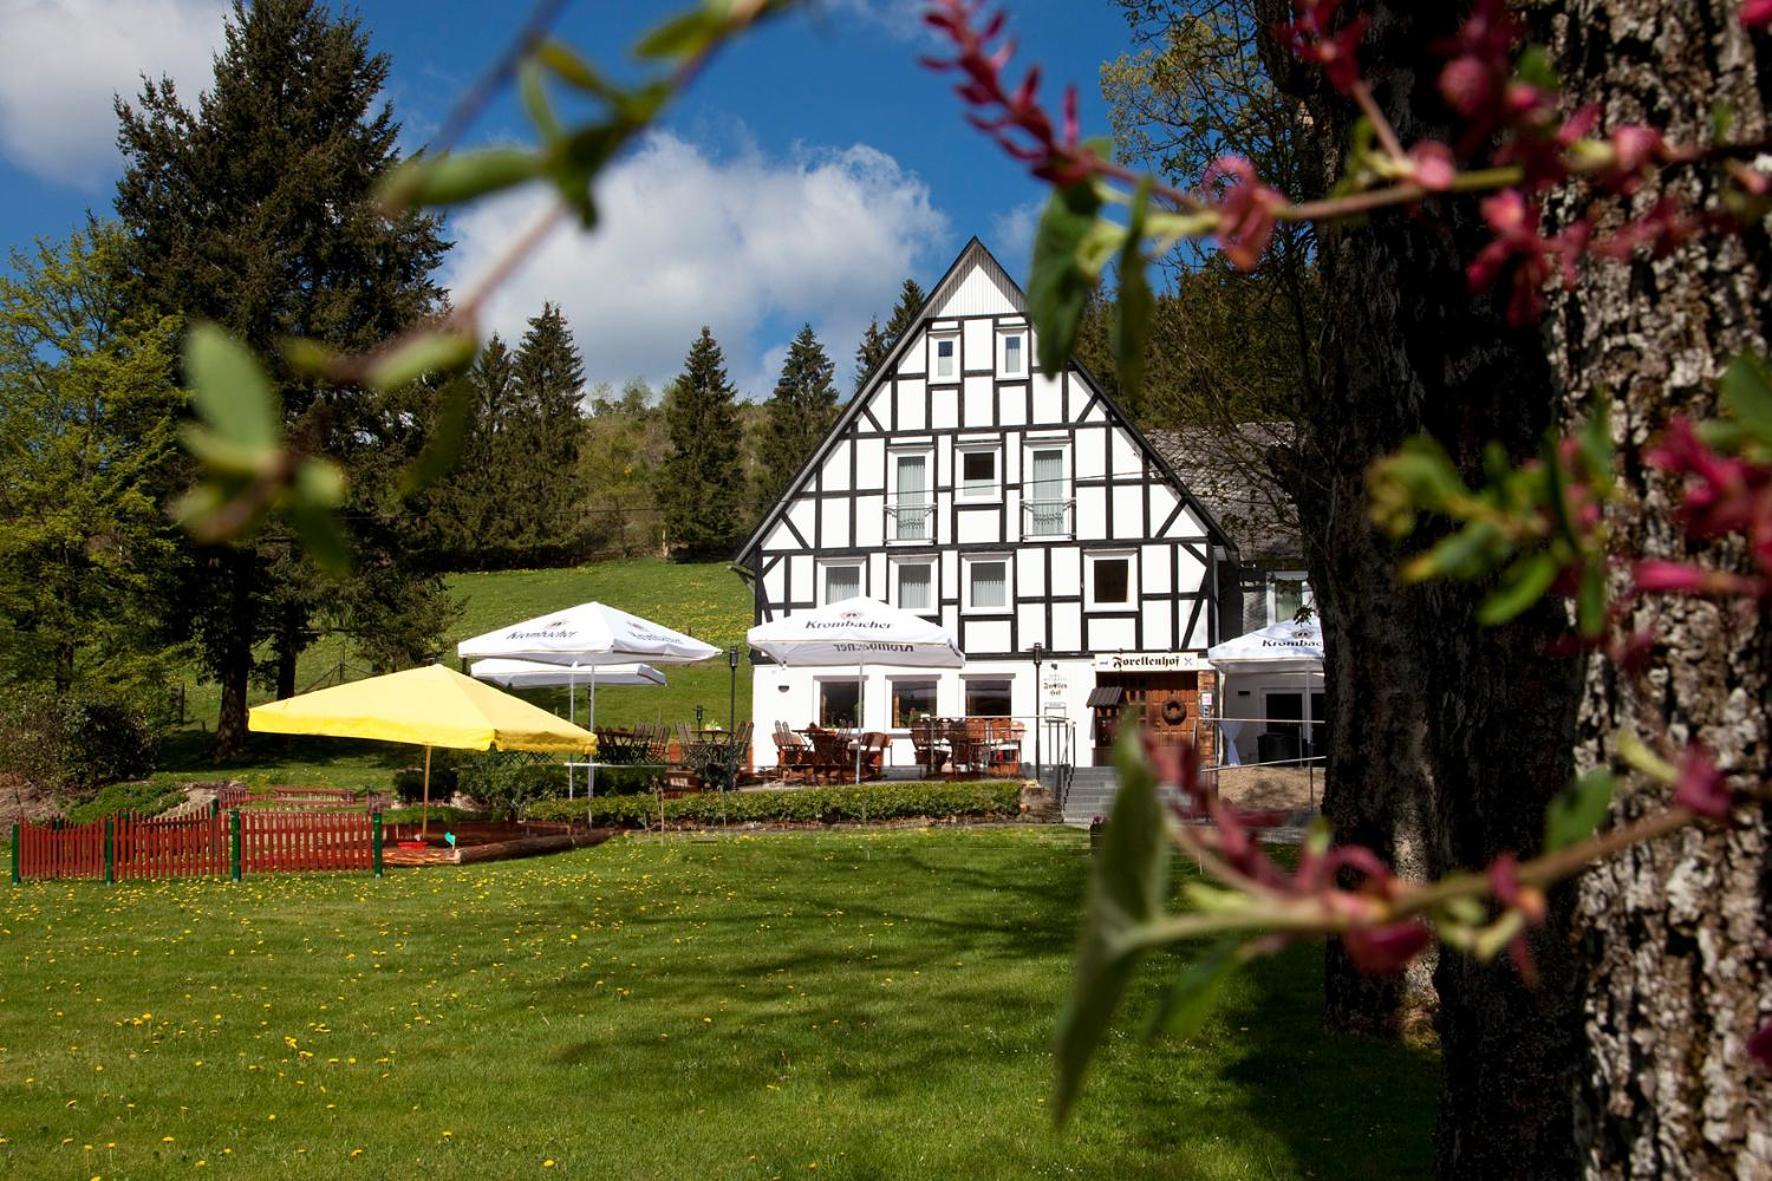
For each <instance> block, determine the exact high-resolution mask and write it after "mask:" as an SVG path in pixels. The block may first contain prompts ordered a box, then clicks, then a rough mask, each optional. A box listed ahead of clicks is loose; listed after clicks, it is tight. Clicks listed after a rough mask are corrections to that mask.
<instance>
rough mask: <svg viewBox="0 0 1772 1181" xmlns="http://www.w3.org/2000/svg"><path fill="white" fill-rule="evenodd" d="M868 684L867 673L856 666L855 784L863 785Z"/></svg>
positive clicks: (859, 666)
mask: <svg viewBox="0 0 1772 1181" xmlns="http://www.w3.org/2000/svg"><path fill="white" fill-rule="evenodd" d="M867 693H868V682H867V672H866V670H865V669H863V667H862V666H861V665H859V664H858V665H856V666H855V782H856V783H857V784H858V785H859V784H860V783H861V736H862V734H863V733H864V731H863V730H862V727H861V720H862V718H864V717H866V716H867V715H866V714H864V713H863V712H862V707H863V706H864V705H866V704H867Z"/></svg>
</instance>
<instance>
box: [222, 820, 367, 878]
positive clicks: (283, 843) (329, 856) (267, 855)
mask: <svg viewBox="0 0 1772 1181" xmlns="http://www.w3.org/2000/svg"><path fill="white" fill-rule="evenodd" d="M374 864H375V818H374V817H372V816H370V815H369V814H368V813H366V812H241V813H240V865H241V868H242V869H243V870H244V871H245V872H246V873H270V872H275V871H279V870H310V869H371V868H373V867H374Z"/></svg>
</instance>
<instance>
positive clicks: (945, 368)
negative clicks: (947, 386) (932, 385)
mask: <svg viewBox="0 0 1772 1181" xmlns="http://www.w3.org/2000/svg"><path fill="white" fill-rule="evenodd" d="M929 349H930V362H929V371H930V373H931V374H933V375H934V377H935V379H936V380H937V381H952V380H953V379H955V378H956V377H958V376H959V374H960V334H959V333H957V332H944V333H931V334H930V336H929Z"/></svg>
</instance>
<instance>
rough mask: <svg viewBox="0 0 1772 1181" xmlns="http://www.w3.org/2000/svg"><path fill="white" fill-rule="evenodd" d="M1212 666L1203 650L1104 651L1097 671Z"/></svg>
mask: <svg viewBox="0 0 1772 1181" xmlns="http://www.w3.org/2000/svg"><path fill="white" fill-rule="evenodd" d="M1211 667H1212V666H1211V665H1210V664H1208V663H1206V656H1205V654H1204V653H1201V652H1102V653H1098V654H1097V655H1096V657H1095V671H1096V672H1104V673H1192V672H1202V671H1204V670H1206V669H1209V668H1211Z"/></svg>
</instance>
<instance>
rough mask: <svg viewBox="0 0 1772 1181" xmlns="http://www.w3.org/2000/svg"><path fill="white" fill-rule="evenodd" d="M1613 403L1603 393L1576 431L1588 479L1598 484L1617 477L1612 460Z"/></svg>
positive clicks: (1609, 481) (1577, 444)
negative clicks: (1589, 414)
mask: <svg viewBox="0 0 1772 1181" xmlns="http://www.w3.org/2000/svg"><path fill="white" fill-rule="evenodd" d="M1611 405H1612V403H1611V400H1610V399H1609V398H1608V397H1606V396H1604V395H1602V396H1601V397H1600V398H1598V399H1597V402H1596V405H1595V406H1594V412H1593V414H1592V415H1591V416H1590V417H1589V418H1588V420H1587V421H1586V422H1584V423H1582V424H1581V429H1580V430H1578V431H1576V432H1575V444H1576V448H1577V449H1578V450H1579V451H1580V452H1581V462H1582V464H1583V465H1584V466H1585V467H1586V468H1587V476H1588V479H1589V480H1592V481H1594V482H1595V483H1596V484H1597V483H1600V482H1602V481H1603V482H1604V483H1606V484H1607V485H1610V484H1611V483H1612V482H1613V481H1614V480H1615V479H1616V478H1617V475H1616V472H1615V471H1614V465H1613V462H1612V410H1611Z"/></svg>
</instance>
